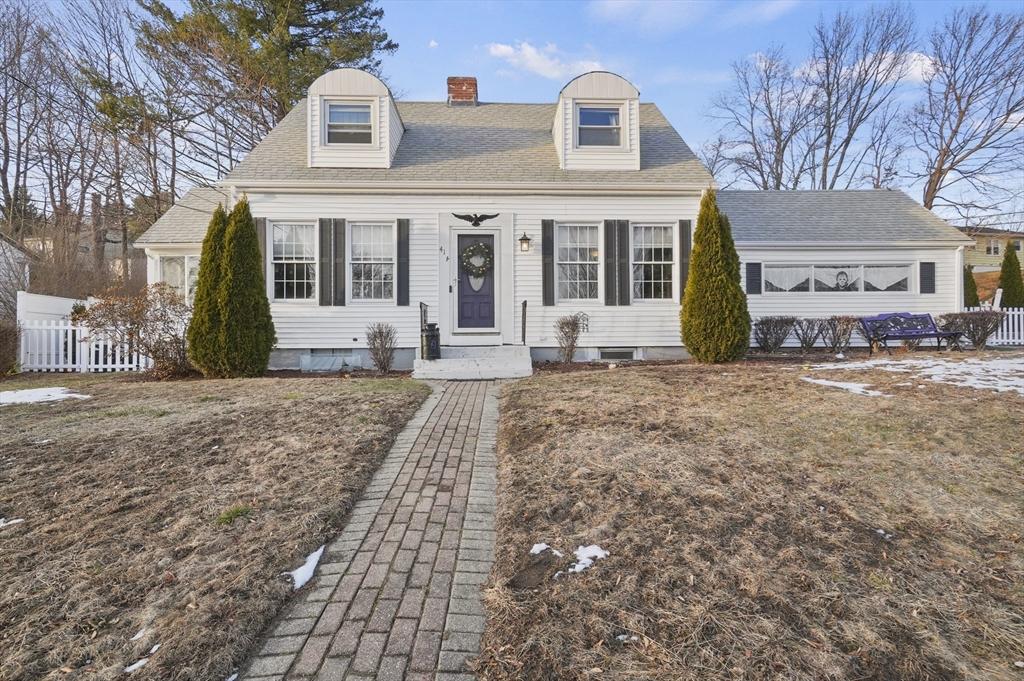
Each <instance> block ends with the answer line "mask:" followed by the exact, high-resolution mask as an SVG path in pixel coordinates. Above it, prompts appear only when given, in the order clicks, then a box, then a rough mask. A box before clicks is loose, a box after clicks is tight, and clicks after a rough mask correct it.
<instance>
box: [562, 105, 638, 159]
mask: <svg viewBox="0 0 1024 681" xmlns="http://www.w3.org/2000/svg"><path fill="white" fill-rule="evenodd" d="M580 109H618V110H619V145H618V146H610V145H609V146H602V145H584V146H580ZM630 129H631V128H630V120H629V102H628V101H623V100H617V101H607V100H604V101H602V100H580V99H577V100H573V109H572V149H573V151H578V152H580V153H584V154H592V153H601V152H613V153H617V152H628V151H629V131H630Z"/></svg>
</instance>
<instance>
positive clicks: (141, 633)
mask: <svg viewBox="0 0 1024 681" xmlns="http://www.w3.org/2000/svg"><path fill="white" fill-rule="evenodd" d="M145 635H146V627H142V628H141V629H139V630H138V631H136V632H135V635H134V636H132V637H131V638H130V639H128V640H129V641H138V640H139V639H140V638H142V637H143V636H145Z"/></svg>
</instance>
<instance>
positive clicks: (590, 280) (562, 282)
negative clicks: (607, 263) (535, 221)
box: [555, 223, 601, 301]
mask: <svg viewBox="0 0 1024 681" xmlns="http://www.w3.org/2000/svg"><path fill="white" fill-rule="evenodd" d="M555 257H556V259H557V263H556V265H555V276H556V277H557V279H558V281H557V288H556V291H557V294H558V299H559V300H561V301H574V300H597V298H598V295H599V293H600V292H599V290H598V289H599V288H600V270H601V266H600V263H601V249H600V234H599V230H598V226H597V225H596V224H593V225H578V224H571V223H570V224H559V225H558V226H557V229H556V233H555Z"/></svg>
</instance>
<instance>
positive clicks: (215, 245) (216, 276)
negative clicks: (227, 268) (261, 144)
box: [188, 204, 228, 378]
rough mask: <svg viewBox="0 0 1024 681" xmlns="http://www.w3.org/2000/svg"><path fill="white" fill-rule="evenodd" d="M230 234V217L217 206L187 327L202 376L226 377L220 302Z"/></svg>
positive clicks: (190, 354) (191, 356) (191, 352)
mask: <svg viewBox="0 0 1024 681" xmlns="http://www.w3.org/2000/svg"><path fill="white" fill-rule="evenodd" d="M227 231H228V214H227V212H226V211H225V210H224V206H223V205H220V204H218V205H217V209H216V210H215V211H213V218H212V219H211V220H210V226H209V227H207V228H206V237H205V238H204V239H203V252H202V255H200V257H199V274H198V275H197V277H196V293H195V301H194V302H193V305H192V321H191V323H190V324H189V327H188V357H189V360H191V361H192V364H194V365H195V366H196V368H197V369H199V370H200V371H201V372H203V376H206V377H207V378H212V377H215V376H221V375H223V372H224V369H223V354H224V353H223V352H222V348H221V347H220V345H219V343H220V338H221V336H220V332H221V317H220V305H219V302H218V300H217V298H218V295H217V294H218V289H219V286H220V283H221V280H222V278H223V277H222V267H223V261H224V240H225V237H226V236H227Z"/></svg>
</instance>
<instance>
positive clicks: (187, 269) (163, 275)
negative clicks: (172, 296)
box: [160, 255, 199, 303]
mask: <svg viewBox="0 0 1024 681" xmlns="http://www.w3.org/2000/svg"><path fill="white" fill-rule="evenodd" d="M198 278H199V256H198V255H164V256H161V257H160V281H162V282H163V283H165V284H167V285H168V286H170V287H171V288H172V289H174V291H175V293H177V294H178V295H179V296H181V297H182V298H184V299H185V300H187V301H188V302H189V303H191V302H192V301H193V299H194V298H195V295H196V280H197V279H198Z"/></svg>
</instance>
